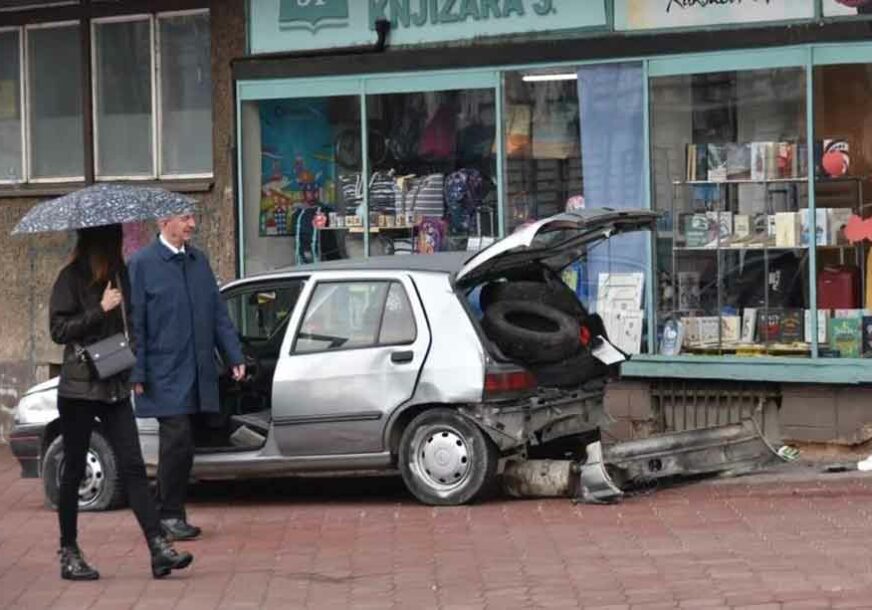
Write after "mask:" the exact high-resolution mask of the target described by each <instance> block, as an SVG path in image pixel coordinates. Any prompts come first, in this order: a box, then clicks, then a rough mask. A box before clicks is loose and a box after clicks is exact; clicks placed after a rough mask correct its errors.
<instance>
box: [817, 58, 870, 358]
mask: <svg viewBox="0 0 872 610" xmlns="http://www.w3.org/2000/svg"><path fill="white" fill-rule="evenodd" d="M870 90H872V65H870V64H850V65H832V66H819V67H816V68H815V70H814V95H815V98H814V113H815V115H814V128H815V133H814V149H815V154H814V183H815V208H816V212H815V217H816V223H815V235H814V238H815V244H816V254H817V257H816V259H817V261H816V262H817V268H816V269H815V274H814V278H815V280H814V281H815V282H816V288H817V306H818V314H817V316H818V331H817V332H818V345H819V354H820V356H821V357H830V358H859V357H870V356H872V293H870V289H872V281H870V277H869V273H870V272H872V265H870V262H872V260H870V258H869V257H870V253H872V250H870V248H869V240H870V239H872V231H870V228H869V225H870V223H872V220H869V211H868V208H867V205H866V201H865V199H866V198H867V197H868V195H867V193H869V192H870V190H869V189H870V186H872V185H870V182H869V177H870V175H872V131H870V129H872V110H870V109H869V102H868V98H869V91H870ZM808 224H810V223H808Z"/></svg>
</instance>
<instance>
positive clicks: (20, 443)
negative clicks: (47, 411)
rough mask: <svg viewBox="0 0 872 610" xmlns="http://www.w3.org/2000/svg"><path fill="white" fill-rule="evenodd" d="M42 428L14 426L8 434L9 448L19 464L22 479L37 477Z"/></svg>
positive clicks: (41, 426)
mask: <svg viewBox="0 0 872 610" xmlns="http://www.w3.org/2000/svg"><path fill="white" fill-rule="evenodd" d="M44 428H45V427H44V426H43V425H39V426H16V427H14V428H13V429H12V432H11V433H10V434H9V448H10V449H11V450H12V455H14V456H15V457H16V458H18V462H19V464H21V476H22V478H26V479H33V478H38V477H39V457H40V455H39V452H40V447H41V444H42V432H43V430H44Z"/></svg>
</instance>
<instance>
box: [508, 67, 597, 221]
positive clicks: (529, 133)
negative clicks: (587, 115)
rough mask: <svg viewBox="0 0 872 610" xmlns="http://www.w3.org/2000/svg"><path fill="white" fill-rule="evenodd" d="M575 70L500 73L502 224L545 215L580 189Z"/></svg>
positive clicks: (571, 201)
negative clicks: (502, 75)
mask: <svg viewBox="0 0 872 610" xmlns="http://www.w3.org/2000/svg"><path fill="white" fill-rule="evenodd" d="M576 79H577V76H576V73H575V70H574V69H572V68H569V69H567V70H565V71H563V72H559V73H555V72H542V71H532V72H507V73H506V75H505V106H504V108H505V113H504V114H505V128H504V135H503V140H504V142H505V150H506V195H507V204H506V211H505V213H506V228H507V230H508V232H512V231H513V230H514V229H516V228H517V227H519V226H521V225H523V224H525V223H527V222H530V221H534V220H538V219H540V218H547V217H548V216H552V215H554V214H557V213H559V212H563V211H564V210H565V209H566V206H567V204H569V205H570V206H571V205H574V202H578V201H581V199H579V198H581V197H582V194H583V192H584V185H583V183H582V166H581V136H580V133H581V132H580V131H579V104H578V83H577V80H576Z"/></svg>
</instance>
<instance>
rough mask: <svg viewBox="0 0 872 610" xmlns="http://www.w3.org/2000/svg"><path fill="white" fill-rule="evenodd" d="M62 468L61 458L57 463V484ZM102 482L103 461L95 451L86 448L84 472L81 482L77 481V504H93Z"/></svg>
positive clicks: (101, 489) (83, 505)
mask: <svg viewBox="0 0 872 610" xmlns="http://www.w3.org/2000/svg"><path fill="white" fill-rule="evenodd" d="M63 470H64V460H63V459H61V460H60V461H59V464H58V472H57V479H56V480H57V482H58V486H60V482H61V477H62V475H63ZM103 484H104V473H103V462H101V461H100V458H99V457H98V456H97V452H96V451H94V450H93V449H88V455H86V456H85V474H84V476H83V477H82V482H81V483H79V506H80V507H86V506H89V505H91V504H93V503H94V502H95V501H96V500H97V498H99V497H100V492H102V491H103Z"/></svg>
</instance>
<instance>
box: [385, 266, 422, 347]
mask: <svg viewBox="0 0 872 610" xmlns="http://www.w3.org/2000/svg"><path fill="white" fill-rule="evenodd" d="M417 332H418V329H417V327H416V326H415V315H414V313H413V312H412V304H411V303H410V302H409V296H408V295H407V294H406V289H405V288H403V286H402V285H401V284H398V283H397V282H393V283H392V284H391V287H390V290H388V298H387V302H386V303H385V312H384V316H383V317H382V325H381V334H380V335H379V343H380V344H381V345H400V344H403V343H412V342H414V341H415V336H416V335H417Z"/></svg>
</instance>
